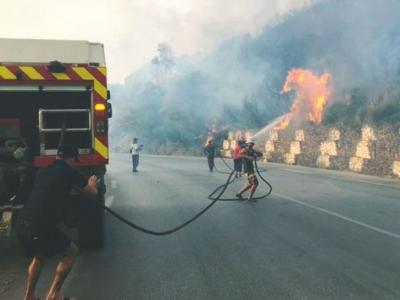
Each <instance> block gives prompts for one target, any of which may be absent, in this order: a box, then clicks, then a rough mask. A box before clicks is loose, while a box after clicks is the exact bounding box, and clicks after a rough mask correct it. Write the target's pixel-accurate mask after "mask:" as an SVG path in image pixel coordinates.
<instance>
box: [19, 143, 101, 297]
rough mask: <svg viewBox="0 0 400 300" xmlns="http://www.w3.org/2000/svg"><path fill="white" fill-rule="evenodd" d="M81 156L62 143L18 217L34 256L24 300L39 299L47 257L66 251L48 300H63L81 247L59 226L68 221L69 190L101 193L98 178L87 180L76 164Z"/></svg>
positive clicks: (23, 239)
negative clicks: (40, 280) (64, 291)
mask: <svg viewBox="0 0 400 300" xmlns="http://www.w3.org/2000/svg"><path fill="white" fill-rule="evenodd" d="M77 159H78V150H77V149H76V148H75V147H73V146H69V145H65V146H61V147H60V148H59V149H58V151H57V158H56V160H55V162H54V163H53V164H51V165H50V166H48V167H47V168H44V169H41V170H39V171H38V173H37V175H36V178H35V183H34V187H33V190H32V193H31V195H30V197H29V199H28V201H27V202H26V204H25V206H24V208H23V210H22V211H21V214H20V216H19V218H18V220H17V236H18V239H19V241H20V244H21V246H22V248H23V249H24V252H25V255H26V256H27V257H29V258H32V261H31V263H30V265H29V269H28V279H27V287H26V293H25V297H24V300H32V299H38V297H37V295H36V294H35V289H36V283H37V281H38V279H39V276H40V271H41V268H42V265H43V262H44V259H45V258H49V257H52V256H54V255H56V254H62V255H63V257H62V258H61V260H60V261H59V263H58V265H57V268H56V274H55V277H54V280H53V282H52V285H51V287H50V289H49V292H48V294H47V297H46V300H56V299H63V296H62V295H61V287H62V285H63V283H64V280H65V278H66V277H67V275H68V273H69V271H70V270H71V268H72V266H73V264H74V262H75V260H76V258H77V255H78V247H77V246H76V245H75V244H74V243H73V242H71V241H70V239H69V238H68V237H67V236H66V235H65V234H64V233H63V232H62V231H61V230H60V229H58V228H57V225H59V224H61V223H63V222H64V221H65V215H66V209H67V205H68V201H69V192H70V190H71V189H72V188H74V187H75V188H78V189H80V190H81V191H82V192H83V193H84V194H86V195H88V196H96V195H97V177H96V176H94V175H93V176H91V177H90V178H89V180H86V179H85V178H84V177H83V176H82V175H81V174H80V173H79V172H78V171H77V170H76V169H74V168H73V167H72V166H73V165H74V164H75V162H76V161H77Z"/></svg>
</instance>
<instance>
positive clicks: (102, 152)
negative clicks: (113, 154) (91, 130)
mask: <svg viewBox="0 0 400 300" xmlns="http://www.w3.org/2000/svg"><path fill="white" fill-rule="evenodd" d="M94 149H95V150H96V151H97V152H98V153H99V154H100V155H101V156H102V157H104V158H105V159H108V148H107V147H106V146H105V145H104V144H103V143H102V142H100V140H99V139H97V138H95V139H94Z"/></svg>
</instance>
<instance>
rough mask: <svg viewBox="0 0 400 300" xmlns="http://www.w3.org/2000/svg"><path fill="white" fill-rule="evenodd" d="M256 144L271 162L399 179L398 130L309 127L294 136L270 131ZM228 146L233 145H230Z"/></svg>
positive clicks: (291, 133) (389, 128)
mask: <svg viewBox="0 0 400 300" xmlns="http://www.w3.org/2000/svg"><path fill="white" fill-rule="evenodd" d="M232 137H234V135H232ZM235 137H236V136H235ZM257 144H258V145H257ZM257 144H256V147H257V146H258V149H260V150H261V149H262V148H263V150H264V154H265V155H264V158H265V160H266V161H270V162H277V163H285V164H296V165H304V166H309V167H318V168H326V169H334V170H347V171H353V172H357V173H364V174H370V175H377V176H393V177H399V178H400V131H399V129H398V128H395V127H389V126H382V127H372V126H369V125H365V126H364V127H362V128H359V129H350V128H327V127H323V126H315V125H310V124H309V125H307V126H304V128H301V129H298V130H295V131H291V132H289V131H271V132H270V133H269V135H268V137H267V140H266V141H262V142H261V146H260V141H258V143H257ZM227 145H230V146H231V147H232V146H234V143H232V141H227ZM232 149H233V147H232ZM230 151H231V150H230Z"/></svg>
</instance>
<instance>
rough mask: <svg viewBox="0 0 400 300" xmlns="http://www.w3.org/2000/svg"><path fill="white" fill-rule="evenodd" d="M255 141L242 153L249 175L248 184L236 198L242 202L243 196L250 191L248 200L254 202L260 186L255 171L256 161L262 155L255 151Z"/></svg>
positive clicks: (249, 143) (245, 171)
mask: <svg viewBox="0 0 400 300" xmlns="http://www.w3.org/2000/svg"><path fill="white" fill-rule="evenodd" d="M253 147H254V141H250V142H248V143H247V147H246V148H244V149H243V150H242V151H241V153H240V157H241V158H242V159H243V170H244V173H245V174H246V175H247V181H248V183H247V184H246V185H245V186H244V187H243V188H242V189H241V190H240V192H239V193H238V194H236V197H238V198H239V199H240V200H244V199H243V197H242V194H243V193H244V192H246V191H248V190H250V195H249V198H248V200H249V201H254V200H253V196H254V193H255V191H256V189H257V186H258V179H257V176H256V173H255V171H254V163H253V162H254V161H255V160H256V159H257V158H258V157H260V156H262V153H261V152H259V151H256V150H254V148H253Z"/></svg>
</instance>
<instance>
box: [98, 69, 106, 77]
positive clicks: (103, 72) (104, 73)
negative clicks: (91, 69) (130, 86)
mask: <svg viewBox="0 0 400 300" xmlns="http://www.w3.org/2000/svg"><path fill="white" fill-rule="evenodd" d="M97 70H99V72H100V73H101V74H103V75H104V76H105V77H107V68H106V67H98V68H97Z"/></svg>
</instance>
